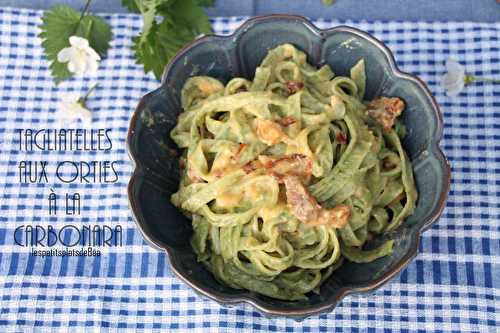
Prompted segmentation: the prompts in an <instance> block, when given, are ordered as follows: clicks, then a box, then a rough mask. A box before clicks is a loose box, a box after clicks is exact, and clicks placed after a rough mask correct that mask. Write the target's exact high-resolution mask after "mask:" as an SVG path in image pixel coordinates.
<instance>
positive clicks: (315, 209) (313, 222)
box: [284, 176, 351, 228]
mask: <svg viewBox="0 0 500 333" xmlns="http://www.w3.org/2000/svg"><path fill="white" fill-rule="evenodd" d="M284 182H285V188H286V200H287V204H288V208H289V209H290V211H291V212H292V214H293V215H295V217H296V218H298V219H299V220H300V221H301V222H303V223H306V224H307V225H310V226H317V225H330V226H332V227H334V228H343V227H344V226H345V225H346V224H347V222H348V221H349V218H350V217H351V210H350V208H349V207H348V206H346V205H343V204H339V205H337V206H335V207H334V208H332V209H325V208H323V207H321V206H320V205H319V204H318V202H317V201H316V199H314V197H313V196H312V195H311V194H310V193H309V192H308V191H307V189H306V188H305V187H304V185H302V183H301V182H300V179H299V178H298V177H296V176H287V177H285V178H284Z"/></svg>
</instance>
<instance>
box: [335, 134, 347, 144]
mask: <svg viewBox="0 0 500 333" xmlns="http://www.w3.org/2000/svg"><path fill="white" fill-rule="evenodd" d="M335 140H336V141H337V142H338V143H339V144H341V145H345V144H346V143H347V136H346V135H345V134H344V133H343V132H339V133H337V135H336V136H335Z"/></svg>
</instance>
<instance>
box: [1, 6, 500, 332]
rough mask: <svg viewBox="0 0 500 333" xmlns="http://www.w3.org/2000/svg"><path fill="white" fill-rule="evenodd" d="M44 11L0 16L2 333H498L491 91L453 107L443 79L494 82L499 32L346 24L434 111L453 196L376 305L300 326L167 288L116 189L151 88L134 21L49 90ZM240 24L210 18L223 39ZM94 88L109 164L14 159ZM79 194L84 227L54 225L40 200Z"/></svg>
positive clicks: (497, 156) (163, 261)
mask: <svg viewBox="0 0 500 333" xmlns="http://www.w3.org/2000/svg"><path fill="white" fill-rule="evenodd" d="M41 14H42V13H41V12H39V11H32V10H19V9H0V188H1V192H0V197H1V201H0V206H1V208H0V209H1V211H0V248H1V251H0V332H65V333H66V332H125V331H127V332H128V331H133V332H150V331H186V330H188V329H189V330H191V331H197V332H216V331H222V332H234V331H237V330H242V331H243V330H245V331H250V330H254V331H260V332H268V331H278V332H316V331H320V332H342V331H345V332H396V331H397V332H399V331H402V332H413V331H429V332H469V331H470V332H494V331H497V332H498V327H497V326H498V325H499V320H498V315H499V312H500V311H499V310H500V305H499V304H500V291H499V287H500V278H499V276H500V270H499V269H500V264H499V255H500V249H499V248H500V223H499V221H500V134H499V133H500V86H498V85H497V86H493V85H482V84H477V85H473V86H470V87H467V89H466V90H465V92H464V93H462V94H461V95H460V96H458V97H456V98H449V97H446V96H445V95H444V91H443V89H442V88H441V87H440V86H439V78H440V76H441V75H442V74H443V72H444V65H443V62H444V60H445V59H446V58H448V57H450V56H453V57H455V58H457V59H459V60H460V61H461V62H462V63H463V64H465V66H466V68H467V71H468V72H469V73H471V74H475V75H478V76H490V77H495V76H496V77H497V78H498V77H499V76H500V23H496V24H481V23H463V22H461V23H454V22H449V23H408V22H351V21H349V22H338V21H331V20H321V21H317V22H316V24H317V25H318V26H319V27H321V28H326V27H330V26H334V25H337V24H339V23H344V24H348V25H352V26H355V27H358V28H361V29H363V30H366V31H368V32H370V33H372V34H374V35H375V36H376V37H377V38H378V39H380V40H382V41H384V42H385V43H387V45H388V46H389V47H390V48H391V49H392V50H393V52H394V55H395V57H396V60H397V62H398V65H399V67H400V68H401V69H403V70H404V71H408V72H412V73H415V74H417V75H418V76H420V77H421V78H422V79H423V80H424V81H425V82H426V83H427V84H428V85H429V87H430V89H431V90H432V92H433V93H434V94H435V96H436V97H437V100H438V102H439V104H440V105H441V107H442V110H443V112H444V120H445V132H444V133H445V134H444V139H443V141H442V146H443V147H444V150H445V152H446V155H447V156H448V158H449V160H450V163H451V165H452V172H453V176H452V178H453V179H452V186H451V192H450V197H449V201H448V204H447V207H446V210H445V211H444V214H443V216H442V218H441V219H440V220H439V222H438V223H436V224H435V225H434V226H433V227H432V228H431V229H430V230H428V231H427V232H425V234H424V235H423V238H422V242H421V245H420V249H419V254H418V257H417V258H416V260H414V261H413V262H411V264H410V265H409V266H408V268H407V269H405V270H404V271H403V272H402V273H401V274H400V275H399V276H397V277H396V278H395V279H394V280H392V282H390V283H388V284H387V285H385V286H383V287H382V288H380V289H379V290H378V291H377V292H375V293H374V294H373V295H370V296H367V297H363V296H349V297H346V298H345V299H344V301H343V302H342V303H341V304H339V306H338V307H337V308H336V309H335V310H334V311H333V312H331V313H328V314H323V315H320V316H313V317H311V318H309V319H306V320H305V321H303V322H300V323H299V322H295V321H293V320H291V319H285V318H277V319H267V318H265V317H263V316H262V315H261V314H259V313H258V312H256V311H254V309H253V308H252V307H251V306H248V305H241V306H237V307H235V308H231V309H228V308H224V307H221V306H220V305H218V304H217V303H215V302H213V301H210V300H207V299H204V298H202V297H200V296H198V295H197V294H196V293H194V292H193V291H192V290H191V289H190V288H188V287H187V286H186V285H185V284H184V283H182V282H181V281H180V280H179V279H177V278H176V277H175V276H173V274H172V272H171V270H170V268H169V264H168V259H167V257H166V256H165V253H163V252H160V251H157V250H155V249H153V248H152V247H150V246H149V245H148V244H147V243H146V242H145V241H144V240H143V238H142V236H141V234H140V232H139V231H138V229H137V228H136V225H135V223H134V221H133V220H132V217H131V213H130V211H129V208H128V204H127V196H126V185H127V181H128V177H129V175H130V173H131V163H130V161H129V158H128V156H127V153H126V150H125V137H126V132H127V127H128V122H129V118H130V116H131V114H132V112H133V110H134V108H135V106H136V104H137V101H138V99H139V98H140V97H141V96H142V95H144V94H145V93H147V92H148V91H150V90H152V89H154V88H155V87H157V85H158V82H157V81H156V80H155V79H154V78H153V77H152V76H150V75H145V74H144V73H143V70H142V68H141V67H140V66H138V65H136V64H134V59H133V57H132V53H131V50H130V46H131V38H132V37H133V36H135V35H136V34H137V33H138V31H139V29H140V27H141V21H140V19H139V17H138V16H136V15H123V14H121V15H108V16H105V19H106V20H107V21H109V22H110V23H111V24H112V26H113V33H114V39H113V41H112V45H111V48H110V50H109V54H108V58H107V59H105V60H104V61H102V63H101V65H100V70H99V72H98V73H97V74H96V75H95V77H90V78H86V79H73V80H72V81H69V82H66V83H63V84H60V85H59V86H57V87H56V86H55V85H54V84H53V82H52V79H51V76H50V73H49V70H48V65H47V62H46V60H45V58H44V57H43V53H42V48H41V46H40V40H39V39H38V38H37V34H38V33H39V31H38V28H37V25H38V24H39V23H40V16H41ZM244 20H245V18H242V17H231V18H216V19H214V21H213V26H214V29H215V31H216V32H217V33H222V34H228V33H230V32H232V31H233V30H234V29H235V28H236V27H237V26H239V25H240V24H241V23H242V22H243V21H244ZM93 81H98V82H99V84H100V87H99V88H98V89H97V90H96V92H95V93H94V94H93V95H92V97H91V99H90V101H89V103H88V106H89V107H90V108H91V109H92V113H93V127H94V128H111V129H112V132H111V138H112V140H113V150H112V151H110V152H97V153H90V152H66V153H58V152H31V153H26V152H20V151H19V147H18V145H19V142H18V138H17V136H16V129H18V128H32V129H41V128H52V127H54V126H55V125H54V124H55V120H54V119H55V117H54V114H55V112H56V110H57V108H58V103H59V101H60V98H61V96H62V95H63V94H65V93H68V92H78V93H83V92H84V91H85V90H86V89H87V88H88V86H89V84H90V83H91V82H93ZM73 159H74V160H87V161H89V160H116V161H118V171H119V180H118V181H117V182H116V183H113V184H106V185H102V184H80V183H76V184H71V185H68V184H61V183H56V182H50V183H48V184H43V183H41V184H20V183H19V179H18V163H19V161H22V160H32V161H36V160H46V161H49V162H50V163H56V162H58V161H63V160H73ZM50 189H53V190H54V191H56V192H61V193H62V192H64V191H68V190H71V191H78V192H80V194H81V195H82V209H83V212H82V215H81V217H72V218H71V217H58V218H55V217H51V216H49V214H48V208H47V205H48V202H47V200H46V199H47V195H48V194H49V193H50ZM28 224H33V225H36V224H40V225H48V224H50V225H52V226H54V227H55V228H57V227H61V226H63V225H66V224H75V225H82V224H91V225H93V224H107V225H110V226H114V225H117V224H119V225H121V226H122V228H123V246H121V247H116V248H110V249H107V250H103V254H102V256H100V257H45V258H43V257H35V256H30V254H29V250H26V249H25V248H22V247H20V246H18V245H15V244H14V238H13V234H14V229H15V228H16V227H18V226H20V225H28Z"/></svg>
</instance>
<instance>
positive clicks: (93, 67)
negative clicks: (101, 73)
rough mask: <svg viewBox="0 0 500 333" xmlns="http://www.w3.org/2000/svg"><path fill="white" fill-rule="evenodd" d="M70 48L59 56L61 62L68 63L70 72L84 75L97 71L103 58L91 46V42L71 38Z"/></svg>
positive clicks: (76, 37)
mask: <svg viewBox="0 0 500 333" xmlns="http://www.w3.org/2000/svg"><path fill="white" fill-rule="evenodd" d="M69 44H70V45H71V46H70V47H65V48H64V49H62V50H61V51H59V53H58V54H57V60H58V61H59V62H67V63H68V70H69V71H70V72H72V73H75V74H79V75H83V74H86V73H89V74H92V73H95V72H96V71H97V67H98V66H99V60H101V57H99V55H98V54H97V52H96V51H95V50H94V49H93V48H91V47H90V46H89V41H88V40H86V39H85V38H82V37H78V36H71V37H70V38H69Z"/></svg>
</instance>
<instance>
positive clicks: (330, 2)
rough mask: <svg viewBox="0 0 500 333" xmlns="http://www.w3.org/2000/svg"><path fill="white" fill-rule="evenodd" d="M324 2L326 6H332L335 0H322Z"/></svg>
mask: <svg viewBox="0 0 500 333" xmlns="http://www.w3.org/2000/svg"><path fill="white" fill-rule="evenodd" d="M321 2H323V5H325V6H331V5H333V3H334V2H335V0H321Z"/></svg>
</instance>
